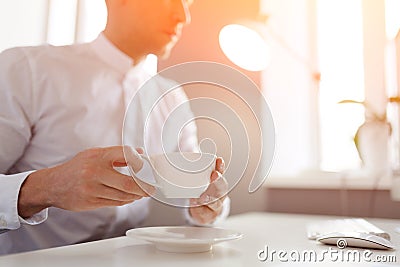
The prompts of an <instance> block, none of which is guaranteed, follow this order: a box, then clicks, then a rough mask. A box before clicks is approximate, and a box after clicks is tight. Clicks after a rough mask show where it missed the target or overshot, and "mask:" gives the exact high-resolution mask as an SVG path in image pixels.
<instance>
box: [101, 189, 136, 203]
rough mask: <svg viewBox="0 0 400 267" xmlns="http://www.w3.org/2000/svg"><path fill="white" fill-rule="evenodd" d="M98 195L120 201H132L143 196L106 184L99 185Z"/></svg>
mask: <svg viewBox="0 0 400 267" xmlns="http://www.w3.org/2000/svg"><path fill="white" fill-rule="evenodd" d="M98 197H99V198H102V199H109V200H116V201H122V202H132V201H135V200H139V199H141V198H142V197H143V196H140V195H135V194H130V193H126V192H123V191H120V190H118V189H115V188H112V187H109V186H106V185H101V187H100V188H99V190H98Z"/></svg>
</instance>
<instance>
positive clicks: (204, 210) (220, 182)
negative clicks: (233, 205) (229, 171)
mask: <svg viewBox="0 0 400 267" xmlns="http://www.w3.org/2000/svg"><path fill="white" fill-rule="evenodd" d="M224 171H225V163H224V160H223V159H222V158H217V160H216V162H215V170H214V171H213V172H212V173H211V177H210V185H209V186H208V188H207V190H206V191H205V192H204V193H203V194H201V196H200V198H197V199H196V198H194V199H190V203H191V206H192V205H200V206H196V207H190V208H189V213H190V215H191V216H192V218H193V219H195V220H196V221H197V222H199V223H202V224H208V223H212V222H213V221H214V220H215V219H216V218H217V216H218V215H220V214H221V212H222V207H223V201H224V199H225V197H226V193H227V191H228V183H227V181H226V180H225V178H224V177H223V176H222V174H223V173H224ZM202 204H204V205H202Z"/></svg>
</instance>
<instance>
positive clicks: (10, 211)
mask: <svg viewBox="0 0 400 267" xmlns="http://www.w3.org/2000/svg"><path fill="white" fill-rule="evenodd" d="M32 172H34V171H28V172H23V173H18V174H12V175H4V174H0V184H1V186H2V188H1V189H2V190H1V194H0V229H9V230H15V229H18V228H19V227H20V226H21V223H22V224H29V225H35V224H39V223H42V222H43V221H45V220H46V219H47V209H46V210H42V211H40V212H39V213H36V214H35V215H33V216H32V217H30V218H27V219H23V218H22V217H20V216H19V214H18V196H19V192H20V189H21V186H22V184H23V183H24V181H25V179H26V178H27V177H28V176H29V175H30V174H31V173H32Z"/></svg>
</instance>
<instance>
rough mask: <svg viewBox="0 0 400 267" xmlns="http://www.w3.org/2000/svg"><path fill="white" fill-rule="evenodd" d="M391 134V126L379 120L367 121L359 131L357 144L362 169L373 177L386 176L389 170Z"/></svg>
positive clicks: (356, 138)
mask: <svg viewBox="0 0 400 267" xmlns="http://www.w3.org/2000/svg"><path fill="white" fill-rule="evenodd" d="M390 132H391V128H390V124H389V123H388V122H386V121H379V120H370V121H366V122H364V123H363V124H362V125H361V126H360V127H359V128H358V130H357V133H356V137H355V142H356V146H357V150H358V153H359V155H360V158H361V161H362V163H363V166H362V167H363V168H364V169H365V170H366V171H367V172H368V173H370V174H371V175H381V174H385V173H387V171H388V170H389V167H390V164H389V156H388V144H389V137H390Z"/></svg>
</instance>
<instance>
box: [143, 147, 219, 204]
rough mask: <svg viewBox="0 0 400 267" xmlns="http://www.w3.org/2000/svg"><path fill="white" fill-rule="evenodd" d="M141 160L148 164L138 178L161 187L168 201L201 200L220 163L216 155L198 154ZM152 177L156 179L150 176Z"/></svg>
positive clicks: (172, 154)
mask: <svg viewBox="0 0 400 267" xmlns="http://www.w3.org/2000/svg"><path fill="white" fill-rule="evenodd" d="M141 157H142V159H144V161H145V163H144V164H143V167H142V169H141V170H140V171H139V172H138V173H137V174H136V176H137V177H138V178H139V179H140V180H142V181H144V182H146V183H148V184H150V185H152V186H155V187H156V188H158V190H160V191H161V193H162V194H163V195H164V196H165V197H166V198H198V197H200V195H201V194H202V193H203V192H204V191H205V190H206V189H207V187H208V185H209V184H210V177H211V173H212V171H213V170H214V167H215V160H216V156H215V155H213V154H208V153H197V152H173V153H166V154H158V155H152V156H149V157H147V156H144V155H141ZM151 175H152V177H149V176H151ZM152 178H154V179H152ZM150 180H152V181H150Z"/></svg>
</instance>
